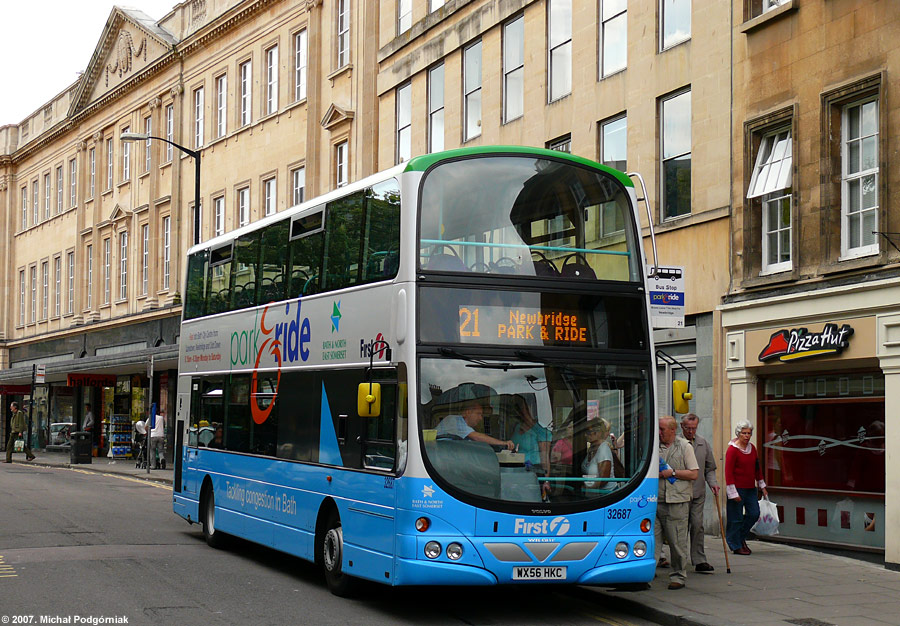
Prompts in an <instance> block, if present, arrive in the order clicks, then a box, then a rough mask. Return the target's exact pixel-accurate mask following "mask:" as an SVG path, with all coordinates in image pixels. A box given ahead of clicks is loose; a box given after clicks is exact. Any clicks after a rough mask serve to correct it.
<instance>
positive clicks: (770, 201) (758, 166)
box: [747, 129, 793, 274]
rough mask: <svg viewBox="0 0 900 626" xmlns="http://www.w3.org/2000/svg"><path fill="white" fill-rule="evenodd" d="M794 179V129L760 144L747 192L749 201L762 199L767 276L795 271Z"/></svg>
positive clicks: (764, 264) (765, 137)
mask: <svg viewBox="0 0 900 626" xmlns="http://www.w3.org/2000/svg"><path fill="white" fill-rule="evenodd" d="M792 177H793V147H792V143H791V131H790V129H781V130H777V131H775V132H772V133H769V134H767V135H765V136H764V137H763V138H762V140H761V141H760V144H759V152H758V153H757V155H756V162H755V164H754V166H753V174H752V175H751V177H750V187H749V189H748V191H747V199H749V200H752V199H753V198H759V199H760V200H759V202H760V209H761V218H762V220H761V225H762V229H761V230H762V263H761V267H762V273H763V274H769V273H773V272H783V271H787V270H790V269H791V235H792V233H791V186H792V182H793V181H792Z"/></svg>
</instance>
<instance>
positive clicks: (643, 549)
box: [633, 541, 647, 558]
mask: <svg viewBox="0 0 900 626" xmlns="http://www.w3.org/2000/svg"><path fill="white" fill-rule="evenodd" d="M633 551H634V556H636V557H637V558H641V557H642V556H644V555H645V554H647V544H646V543H645V542H643V541H638V542H635V544H634V550H633Z"/></svg>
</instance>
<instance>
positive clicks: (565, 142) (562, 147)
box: [547, 135, 572, 154]
mask: <svg viewBox="0 0 900 626" xmlns="http://www.w3.org/2000/svg"><path fill="white" fill-rule="evenodd" d="M547 149H548V150H556V151H557V152H566V153H568V154H571V153H572V136H571V135H565V136H563V137H559V138H558V139H554V140H553V141H548V142H547Z"/></svg>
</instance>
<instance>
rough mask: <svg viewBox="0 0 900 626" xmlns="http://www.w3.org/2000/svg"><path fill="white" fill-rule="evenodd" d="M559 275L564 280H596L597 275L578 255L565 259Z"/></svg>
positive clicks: (571, 255) (585, 260)
mask: <svg viewBox="0 0 900 626" xmlns="http://www.w3.org/2000/svg"><path fill="white" fill-rule="evenodd" d="M560 275H561V276H563V277H564V278H581V279H585V280H596V279H597V274H596V273H595V272H594V270H593V268H591V266H590V265H588V263H587V259H585V258H584V257H583V256H582V255H580V254H578V253H575V254H570V255H569V256H567V257H566V260H565V261H564V262H563V266H562V271H560Z"/></svg>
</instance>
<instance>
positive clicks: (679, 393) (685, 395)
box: [672, 380, 694, 413]
mask: <svg viewBox="0 0 900 626" xmlns="http://www.w3.org/2000/svg"><path fill="white" fill-rule="evenodd" d="M693 397H694V394H692V393H691V392H690V391H688V384H687V381H684V380H673V381H672V400H674V402H675V403H674V405H673V406H674V409H675V412H676V413H690V411H691V405H690V403H689V402H688V401H689V400H691V399H692V398H693Z"/></svg>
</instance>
